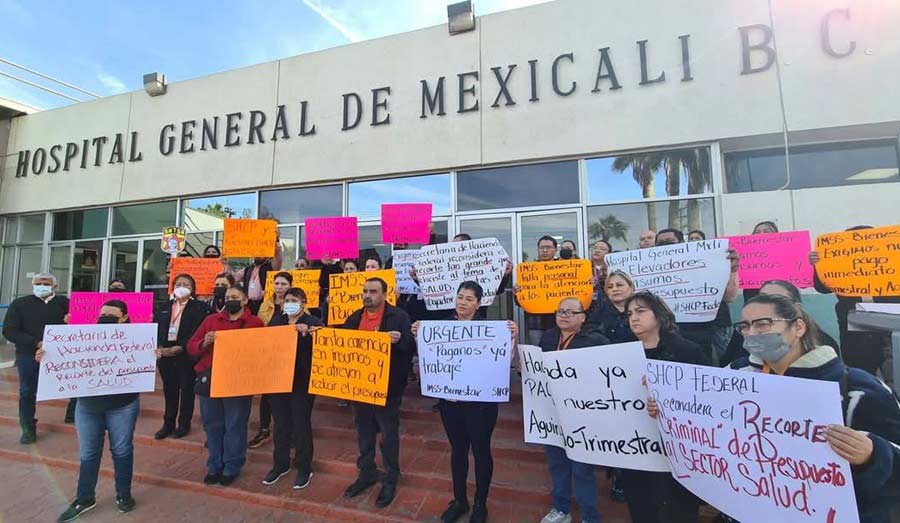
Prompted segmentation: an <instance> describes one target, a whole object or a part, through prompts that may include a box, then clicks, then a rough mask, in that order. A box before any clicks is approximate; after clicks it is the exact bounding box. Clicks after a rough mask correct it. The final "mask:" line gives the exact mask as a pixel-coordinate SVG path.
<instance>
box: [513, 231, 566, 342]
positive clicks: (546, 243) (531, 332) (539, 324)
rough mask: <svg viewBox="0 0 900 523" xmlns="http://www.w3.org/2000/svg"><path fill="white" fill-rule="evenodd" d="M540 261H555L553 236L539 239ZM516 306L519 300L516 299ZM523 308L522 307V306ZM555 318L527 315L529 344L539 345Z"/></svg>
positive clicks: (551, 316) (516, 289)
mask: <svg viewBox="0 0 900 523" xmlns="http://www.w3.org/2000/svg"><path fill="white" fill-rule="evenodd" d="M537 247H538V259H537V261H553V259H554V258H555V257H556V248H557V243H556V239H555V238H554V237H553V236H549V235H545V236H541V237H540V239H538V243H537ZM514 290H515V293H516V294H518V293H519V287H518V286H516V287H515V289H514ZM516 304H517V305H519V300H518V298H516ZM520 306H521V305H520ZM553 321H554V316H553V314H552V313H550V314H531V313H528V312H526V313H525V326H526V327H527V329H528V332H527V335H528V342H529V343H530V344H532V345H538V344H539V343H540V341H541V336H543V334H544V331H546V330H548V329H552V328H553Z"/></svg>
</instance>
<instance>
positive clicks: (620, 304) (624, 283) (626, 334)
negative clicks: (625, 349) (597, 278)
mask: <svg viewBox="0 0 900 523" xmlns="http://www.w3.org/2000/svg"><path fill="white" fill-rule="evenodd" d="M632 294H634V280H632V279H631V276H629V275H628V274H627V273H626V272H624V271H618V270H617V271H613V272H612V273H610V275H609V276H607V278H606V299H605V300H603V301H601V302H600V303H599V304H598V306H597V307H596V308H592V310H591V312H590V314H589V316H588V319H587V322H588V323H589V324H591V325H594V326H596V327H597V328H598V329H599V330H600V332H601V333H602V334H603V335H604V336H606V338H607V339H608V340H609V341H610V343H626V342H629V341H635V340H636V339H637V338H635V337H634V334H633V333H632V332H631V328H630V327H629V326H628V314H627V311H626V310H625V302H626V301H627V300H628V298H630V297H631V295H632Z"/></svg>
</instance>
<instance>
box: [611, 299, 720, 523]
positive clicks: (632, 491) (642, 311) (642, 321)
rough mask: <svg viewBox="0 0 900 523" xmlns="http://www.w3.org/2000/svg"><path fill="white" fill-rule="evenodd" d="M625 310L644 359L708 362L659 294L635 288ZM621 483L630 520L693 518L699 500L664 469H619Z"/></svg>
mask: <svg viewBox="0 0 900 523" xmlns="http://www.w3.org/2000/svg"><path fill="white" fill-rule="evenodd" d="M625 310H627V311H628V322H629V325H630V327H631V331H632V332H633V333H634V335H635V336H636V337H637V339H638V340H640V342H641V344H642V345H643V346H644V354H645V355H646V356H647V359H650V360H662V361H674V362H678V363H692V364H694V365H708V364H709V356H708V355H707V354H706V353H705V352H704V350H703V349H702V348H701V347H700V346H699V345H698V344H696V343H694V342H692V341H689V340H687V339H685V338H683V337H681V334H680V333H679V332H678V326H677V325H676V324H675V314H673V313H672V311H671V310H670V309H669V306H668V305H666V302H665V301H663V299H662V298H660V297H659V296H657V295H655V294H652V293H650V292H647V291H641V292H637V293H635V294H633V295H632V296H631V297H630V298H628V300H626V302H625ZM648 413H649V412H648ZM651 414H652V413H651ZM622 486H623V488H624V489H625V499H626V501H627V502H628V511H629V513H630V514H631V521H632V522H634V523H688V522H696V521H697V512H698V509H699V507H700V500H699V499H697V497H696V496H694V495H693V494H691V493H690V492H688V490H687V489H685V488H684V487H683V486H681V484H680V483H678V482H677V481H675V479H674V478H673V477H672V474H670V473H668V472H647V471H643V470H631V469H623V470H622Z"/></svg>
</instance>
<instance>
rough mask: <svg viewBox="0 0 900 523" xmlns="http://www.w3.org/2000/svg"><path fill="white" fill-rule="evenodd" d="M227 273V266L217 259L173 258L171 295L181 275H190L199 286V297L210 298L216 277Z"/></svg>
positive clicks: (170, 282)
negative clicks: (176, 280) (177, 278)
mask: <svg viewBox="0 0 900 523" xmlns="http://www.w3.org/2000/svg"><path fill="white" fill-rule="evenodd" d="M224 271H225V266H224V265H222V262H221V261H220V260H219V259H217V258H172V270H171V272H170V273H169V294H172V288H173V286H174V285H175V278H176V277H177V276H178V275H179V274H190V275H191V277H192V278H194V282H195V283H196V284H197V296H209V295H211V294H212V293H213V287H215V284H216V276H217V275H219V274H221V273H222V272H224Z"/></svg>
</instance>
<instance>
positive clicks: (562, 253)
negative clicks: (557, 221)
mask: <svg viewBox="0 0 900 523" xmlns="http://www.w3.org/2000/svg"><path fill="white" fill-rule="evenodd" d="M559 259H560V260H577V259H578V248H577V247H576V246H575V242H573V241H572V240H563V241H562V242H561V243H560V244H559Z"/></svg>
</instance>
